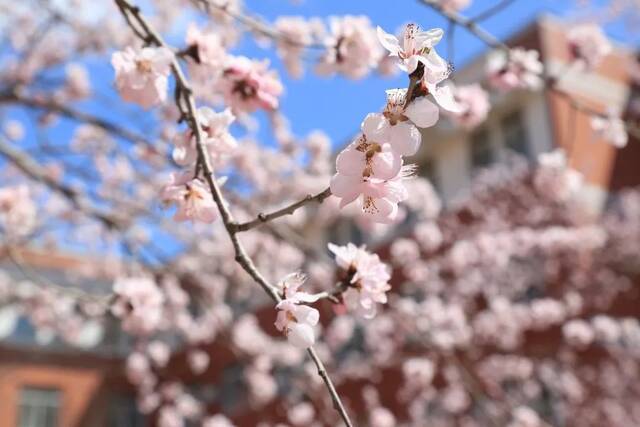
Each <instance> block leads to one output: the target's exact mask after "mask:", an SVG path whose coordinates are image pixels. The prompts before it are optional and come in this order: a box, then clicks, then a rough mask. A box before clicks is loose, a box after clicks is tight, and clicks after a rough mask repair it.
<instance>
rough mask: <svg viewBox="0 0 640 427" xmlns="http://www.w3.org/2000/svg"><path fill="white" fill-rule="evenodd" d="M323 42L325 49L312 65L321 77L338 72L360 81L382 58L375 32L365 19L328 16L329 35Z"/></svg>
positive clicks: (362, 17) (369, 22) (367, 19)
mask: <svg viewBox="0 0 640 427" xmlns="http://www.w3.org/2000/svg"><path fill="white" fill-rule="evenodd" d="M323 41H324V44H325V45H327V46H329V47H328V48H327V50H326V51H325V52H324V54H323V55H322V57H321V58H320V61H319V63H318V64H317V66H316V71H317V72H318V73H319V74H321V75H331V74H333V73H341V74H344V75H345V76H347V77H349V78H352V79H360V78H362V77H364V76H366V75H367V74H368V73H369V72H370V71H371V70H372V69H374V68H375V67H376V66H377V64H378V61H379V60H380V57H381V56H382V50H381V48H380V45H379V44H378V41H377V39H376V33H375V30H374V29H373V27H372V25H371V21H370V20H369V18H368V17H366V16H349V15H347V16H342V17H331V20H330V34H329V35H328V36H327V37H325V39H324V40H323Z"/></svg>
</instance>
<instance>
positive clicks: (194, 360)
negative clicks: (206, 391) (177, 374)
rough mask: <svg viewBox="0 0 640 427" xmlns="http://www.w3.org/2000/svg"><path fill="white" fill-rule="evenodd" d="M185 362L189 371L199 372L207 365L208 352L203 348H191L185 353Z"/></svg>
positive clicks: (205, 368) (204, 369)
mask: <svg viewBox="0 0 640 427" xmlns="http://www.w3.org/2000/svg"><path fill="white" fill-rule="evenodd" d="M187 363H188V364H189V368H191V372H193V373H194V374H201V373H203V372H204V371H206V370H207V368H208V367H209V354H207V352H206V351H203V350H192V351H190V352H189V353H187Z"/></svg>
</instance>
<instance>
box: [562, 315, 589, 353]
mask: <svg viewBox="0 0 640 427" xmlns="http://www.w3.org/2000/svg"><path fill="white" fill-rule="evenodd" d="M562 333H563V335H564V337H565V339H566V340H567V343H568V344H570V345H574V346H576V347H580V348H583V347H586V346H588V345H590V344H591V343H592V342H593V340H594V338H595V333H594V332H593V329H592V328H591V325H589V323H588V322H586V321H584V320H582V319H573V320H570V321H569V322H567V323H565V324H564V325H563V326H562Z"/></svg>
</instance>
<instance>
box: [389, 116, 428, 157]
mask: <svg viewBox="0 0 640 427" xmlns="http://www.w3.org/2000/svg"><path fill="white" fill-rule="evenodd" d="M436 111H437V108H436ZM421 140H422V136H421V135H420V131H419V130H418V128H417V127H415V126H414V125H413V124H412V123H409V122H400V123H398V124H396V125H395V126H391V135H390V144H391V147H392V148H393V151H394V152H396V153H397V154H399V155H401V156H413V155H414V154H416V152H417V151H418V148H419V147H420V142H421Z"/></svg>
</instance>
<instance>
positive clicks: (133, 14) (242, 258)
mask: <svg viewBox="0 0 640 427" xmlns="http://www.w3.org/2000/svg"><path fill="white" fill-rule="evenodd" d="M114 1H115V2H116V4H117V5H118V8H119V9H120V11H121V12H122V14H123V15H125V19H126V18H129V19H126V20H127V22H129V20H135V21H136V22H137V24H138V25H139V26H140V29H141V30H142V31H143V32H144V37H145V39H144V40H145V41H147V42H149V43H150V44H155V45H156V46H158V47H168V45H167V44H166V43H165V42H164V40H163V39H162V37H161V36H160V35H159V34H158V33H157V32H156V31H155V30H154V29H153V27H152V26H151V24H150V23H149V22H148V21H147V20H146V18H145V17H144V16H143V15H142V14H141V13H140V9H139V8H138V7H137V6H135V5H133V4H131V3H130V2H129V1H128V0H114ZM130 25H133V24H130ZM171 69H172V72H173V75H174V77H175V79H176V102H177V107H178V109H179V110H180V111H181V112H182V114H183V115H184V118H185V119H186V120H187V123H188V125H189V127H190V128H191V131H192V132H193V134H194V136H195V142H196V148H197V151H198V157H199V158H200V162H201V166H202V172H203V175H204V178H205V180H206V182H207V184H208V186H209V189H210V191H211V195H212V197H213V200H214V201H215V203H216V205H217V207H218V209H219V210H220V216H221V217H222V222H223V224H224V226H225V228H226V230H227V234H228V235H229V238H230V240H231V243H232V245H233V248H234V251H235V260H236V262H237V263H238V264H239V265H240V266H241V267H242V268H243V269H244V270H245V272H247V274H249V276H251V278H252V279H253V280H254V281H255V282H256V283H258V285H260V287H262V289H263V290H264V291H265V292H266V293H267V295H269V296H270V297H271V299H273V300H274V302H276V303H277V302H280V301H281V300H282V299H281V297H280V295H279V294H278V291H277V289H276V288H275V287H274V286H273V285H271V284H270V283H269V281H268V280H267V279H266V278H265V277H264V276H263V275H262V273H260V271H259V270H258V269H257V268H256V266H255V265H254V264H253V261H252V259H251V258H250V257H249V256H248V255H247V253H246V251H245V249H244V247H243V245H242V244H241V243H240V240H239V239H238V236H237V231H236V229H235V226H234V224H235V221H234V218H233V214H232V213H231V211H230V210H229V208H228V206H227V203H226V201H225V199H224V196H223V195H222V191H221V190H220V187H219V185H218V183H217V181H216V179H215V176H214V173H213V168H212V166H211V161H210V159H209V157H208V154H207V152H206V150H205V149H204V145H203V140H204V138H203V134H202V127H201V126H200V123H199V122H198V120H197V118H196V105H195V100H194V97H193V91H192V89H191V86H190V85H189V83H188V81H187V79H186V77H185V76H184V73H183V72H182V68H181V66H180V64H179V63H178V60H177V59H176V58H175V57H174V59H173V63H172V65H171ZM307 352H308V353H309V356H310V357H311V360H312V361H313V362H314V364H315V365H316V368H317V370H318V375H320V377H321V378H322V380H323V381H324V384H325V386H326V387H327V390H328V391H329V394H330V395H331V398H332V400H333V404H334V408H335V409H336V411H338V413H339V414H340V416H341V418H342V420H343V421H344V423H345V424H346V425H347V427H351V426H353V424H352V423H351V420H350V419H349V415H348V414H347V411H346V410H345V408H344V405H343V404H342V401H341V400H340V396H339V395H338V392H337V391H336V389H335V386H334V385H333V382H332V381H331V378H330V377H329V375H328V374H327V371H326V368H325V367H324V364H323V363H322V361H321V360H320V358H319V357H318V355H317V354H316V352H315V350H314V349H313V347H309V348H308V349H307Z"/></svg>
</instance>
